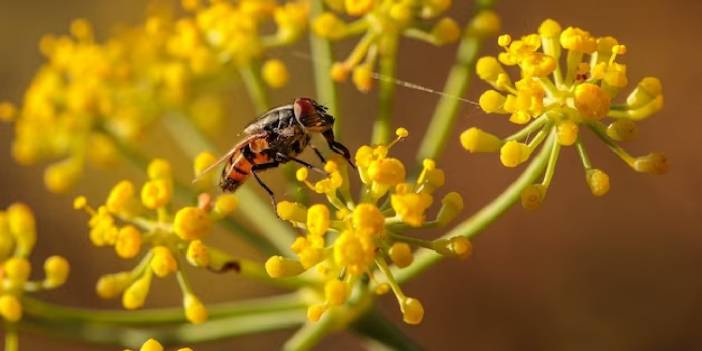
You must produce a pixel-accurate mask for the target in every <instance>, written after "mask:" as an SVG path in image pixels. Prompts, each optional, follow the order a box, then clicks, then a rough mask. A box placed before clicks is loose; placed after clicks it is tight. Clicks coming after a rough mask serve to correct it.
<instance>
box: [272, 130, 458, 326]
mask: <svg viewBox="0 0 702 351" xmlns="http://www.w3.org/2000/svg"><path fill="white" fill-rule="evenodd" d="M407 134H408V133H407V131H406V130H405V129H403V128H401V129H398V130H397V136H398V137H397V139H396V140H395V141H393V142H392V143H390V144H388V145H376V146H367V145H366V146H362V147H361V148H359V149H358V151H357V152H356V155H355V161H356V164H357V165H358V172H359V176H360V179H361V181H362V182H363V184H364V190H363V193H362V196H361V200H360V201H359V202H355V201H353V197H352V196H351V191H350V182H349V175H348V169H347V166H346V164H345V161H344V160H343V159H340V158H334V159H331V160H329V161H327V163H326V164H325V166H324V170H325V171H326V172H327V174H328V176H327V177H325V178H323V179H321V180H319V181H316V182H312V181H310V180H309V179H308V176H309V174H308V170H307V168H300V169H299V170H298V172H297V179H298V180H299V181H301V182H303V183H304V184H305V185H306V186H307V187H308V188H309V189H310V190H311V191H313V192H315V193H317V194H320V195H324V196H325V197H326V199H327V201H328V203H329V205H330V206H329V205H326V204H322V203H318V204H314V205H312V206H309V207H307V206H304V205H302V204H299V203H292V202H286V201H283V202H280V203H279V204H278V208H277V211H278V215H279V216H280V217H281V218H282V219H284V220H287V221H290V222H291V223H292V224H293V225H294V226H295V227H297V228H300V229H302V230H304V231H305V235H304V236H300V237H298V238H297V239H296V240H295V242H294V243H293V244H292V250H293V252H294V253H295V254H296V255H297V258H296V259H294V258H286V257H282V256H273V257H271V258H269V259H268V261H267V262H266V271H267V272H268V274H269V275H270V276H271V277H274V278H280V277H290V276H295V275H298V274H302V273H303V272H306V271H309V270H311V268H313V267H316V271H317V273H319V275H320V276H321V279H322V281H323V289H321V290H322V293H321V295H323V297H322V298H320V301H319V302H316V303H313V304H311V305H310V307H309V309H308V315H307V316H308V319H310V320H312V321H316V320H318V319H319V318H320V317H321V316H322V314H323V313H324V312H325V311H326V310H328V309H329V308H331V307H333V306H339V305H342V304H344V303H345V302H346V301H347V300H348V299H349V296H350V294H351V291H352V287H354V286H355V285H356V284H357V283H359V282H361V281H362V280H363V279H361V278H363V277H365V276H367V277H369V278H370V279H371V280H373V281H375V282H377V283H378V284H377V288H376V293H379V294H383V293H386V292H388V291H389V290H390V288H392V290H393V292H394V293H395V295H396V297H397V300H398V303H399V305H400V309H401V311H402V313H403V316H404V320H405V322H407V323H409V324H418V323H420V322H421V320H422V317H423V314H424V310H423V307H422V304H421V303H420V302H419V300H417V299H415V298H411V297H407V296H406V295H405V294H404V293H403V292H402V290H401V289H400V287H399V285H398V284H397V282H396V281H395V278H394V277H393V274H392V272H391V270H390V269H389V267H388V260H389V261H390V262H392V263H394V264H395V265H397V267H399V268H404V267H407V266H409V265H410V264H411V263H412V261H413V248H414V247H424V248H428V249H431V250H435V251H436V252H438V253H440V254H443V255H446V256H454V257H455V256H461V257H466V256H468V255H469V254H470V250H471V246H470V242H469V241H468V239H466V238H464V237H455V238H452V239H449V240H434V241H431V240H423V239H419V238H414V237H409V236H405V235H403V234H401V233H403V232H404V231H407V230H410V229H413V228H427V227H434V226H442V225H445V224H447V223H448V222H450V221H451V220H452V219H453V218H455V217H456V216H457V215H458V213H459V212H460V211H461V210H462V208H463V199H462V198H461V196H460V195H459V194H457V193H449V194H447V195H445V196H444V197H443V199H442V201H441V208H440V210H439V212H438V214H437V215H436V217H435V218H434V219H433V220H428V219H427V213H426V212H427V210H428V209H429V207H430V206H431V205H432V203H433V202H434V196H435V195H434V192H435V191H436V189H437V188H439V187H441V186H442V185H443V184H444V180H445V179H444V172H443V171H442V170H441V169H438V168H436V164H435V163H434V161H432V160H425V161H424V165H423V169H422V171H421V173H420V174H419V176H418V177H417V179H416V180H415V181H411V180H408V179H407V175H406V171H405V166H404V164H403V163H402V162H401V161H400V160H398V159H396V158H393V157H390V156H389V155H388V152H389V151H390V148H391V147H392V146H393V145H394V144H395V143H397V142H398V141H400V140H401V139H402V138H405V137H406V136H407ZM376 268H377V269H378V270H379V271H380V272H381V273H382V275H383V277H382V278H376V276H375V272H376ZM310 274H312V273H310ZM378 279H379V280H378Z"/></svg>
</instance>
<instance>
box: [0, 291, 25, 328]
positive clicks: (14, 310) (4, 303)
mask: <svg viewBox="0 0 702 351" xmlns="http://www.w3.org/2000/svg"><path fill="white" fill-rule="evenodd" d="M0 315H1V316H2V318H4V319H5V320H6V321H8V322H17V321H19V320H20V319H22V304H21V303H20V302H19V300H18V299H17V297H16V296H14V295H10V294H5V295H2V296H0Z"/></svg>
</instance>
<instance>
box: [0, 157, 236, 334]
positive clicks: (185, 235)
mask: <svg viewBox="0 0 702 351" xmlns="http://www.w3.org/2000/svg"><path fill="white" fill-rule="evenodd" d="M203 155H204V156H203ZM207 158H209V157H208V156H207V154H201V155H199V156H198V157H196V159H195V167H194V168H195V171H196V172H197V171H198V168H202V167H207V165H208V164H211V161H210V160H207ZM203 164H204V165H203ZM200 170H201V169H200ZM172 173H173V172H172V169H171V166H170V163H169V162H168V161H166V160H163V159H155V160H153V161H152V162H150V163H149V166H148V168H147V175H148V176H149V180H148V181H146V183H145V185H144V186H143V187H142V190H143V189H145V188H146V189H147V190H143V191H142V195H143V196H142V204H143V205H144V206H140V204H139V202H137V201H136V200H135V199H134V196H133V195H134V194H133V191H134V190H133V189H134V185H133V184H132V183H131V182H129V181H126V180H123V181H120V182H119V183H117V185H115V186H114V187H113V188H112V190H111V191H110V195H109V196H108V197H107V200H106V202H105V205H103V206H100V207H99V208H98V209H97V210H96V209H93V208H92V207H91V206H90V205H88V202H87V199H86V198H85V197H84V196H79V197H77V198H76V199H75V200H74V204H73V206H74V208H75V209H78V210H83V211H85V212H87V213H88V214H89V215H90V219H89V221H88V226H89V228H90V233H89V237H90V240H91V241H92V242H93V244H95V245H96V246H114V250H115V252H116V254H117V256H119V257H120V258H124V259H131V258H135V257H137V256H139V254H140V253H141V252H143V256H142V258H141V263H140V264H138V265H137V266H136V267H135V268H134V269H133V270H132V271H130V272H119V273H114V274H107V275H103V276H102V277H100V279H99V280H98V282H97V284H96V292H97V294H98V295H99V296H100V297H102V298H106V299H108V298H114V297H117V296H119V295H120V294H121V295H122V305H123V306H124V308H126V309H136V308H140V307H141V306H143V304H144V302H145V301H146V298H147V296H148V294H149V288H150V286H151V279H152V277H153V276H154V275H155V276H157V277H160V278H163V277H167V276H170V275H172V274H173V273H176V275H177V276H178V281H179V282H180V283H181V284H180V288H181V291H182V293H183V296H184V298H185V297H186V296H189V295H193V292H192V289H191V287H190V286H189V284H187V281H186V279H187V277H186V272H185V270H184V267H183V264H185V263H186V262H187V263H188V264H190V265H192V266H195V267H198V268H206V269H212V270H218V269H221V266H220V265H219V264H221V260H219V261H218V262H214V261H217V258H219V257H221V255H219V256H215V257H217V258H215V259H212V257H213V254H212V251H214V249H210V248H209V247H208V246H207V245H206V244H205V243H204V242H203V241H202V240H203V239H204V238H205V236H207V235H208V234H209V233H210V232H211V231H212V229H213V225H214V222H215V221H217V220H220V219H222V218H224V217H225V216H227V215H229V214H231V213H233V212H234V211H235V210H236V208H237V203H238V201H237V199H236V197H234V195H232V194H222V195H220V196H218V197H217V198H216V200H213V198H212V196H210V195H209V194H205V193H203V194H201V195H200V196H199V197H198V203H197V206H183V207H179V208H175V209H172V207H173V204H172V203H171V196H170V195H171V191H172V186H173V179H172V177H173V174H172ZM150 186H153V187H157V188H158V187H163V188H164V189H165V190H163V189H156V190H155V191H151V190H148V187H150ZM162 193H165V194H166V196H162ZM145 200H146V201H145ZM14 212H15V213H17V214H16V215H14V217H13V218H15V220H14V223H15V226H17V227H22V228H23V229H24V230H25V231H26V230H27V229H28V228H32V227H33V222H30V221H28V219H27V215H26V211H25V210H24V209H22V208H19V207H18V208H17V209H15V210H14ZM0 218H1V216H0ZM1 224H2V223H1V221H0V225H1ZM1 238H2V237H1V236H0V239H1ZM1 244H2V241H1V240H0V253H1V249H2V245H1ZM142 249H143V250H142ZM54 261H55V260H54ZM52 262H53V261H52ZM46 267H47V268H46V271H47V280H46V281H45V283H44V284H55V283H56V282H58V281H61V279H62V278H61V266H60V262H58V261H57V262H53V263H51V264H50V265H49V263H48V262H47V263H46ZM49 267H50V268H49ZM49 272H52V273H51V274H49ZM66 272H67V267H66ZM63 279H64V280H65V277H64V278H63ZM193 296H194V295H193ZM187 300H188V301H190V302H192V303H190V302H189V303H188V304H187V306H185V305H184V308H185V309H184V313H185V314H186V317H187V318H188V319H189V320H190V321H191V322H193V323H200V322H202V321H204V320H205V319H206V311H205V310H204V307H202V304H201V303H200V304H199V305H198V304H197V303H195V302H193V301H194V300H193V299H192V298H188V299H187ZM198 301H199V300H198ZM203 311H204V312H203Z"/></svg>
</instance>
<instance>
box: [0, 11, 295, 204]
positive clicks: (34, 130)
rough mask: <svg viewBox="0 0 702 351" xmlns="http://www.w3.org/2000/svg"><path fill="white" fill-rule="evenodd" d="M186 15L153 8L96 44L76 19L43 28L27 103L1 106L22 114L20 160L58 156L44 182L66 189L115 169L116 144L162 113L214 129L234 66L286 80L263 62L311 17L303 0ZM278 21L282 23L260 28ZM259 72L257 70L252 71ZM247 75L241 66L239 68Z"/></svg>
mask: <svg viewBox="0 0 702 351" xmlns="http://www.w3.org/2000/svg"><path fill="white" fill-rule="evenodd" d="M183 5H184V7H185V9H186V10H188V12H187V14H186V15H184V16H182V17H175V16H174V15H173V13H174V11H173V10H163V9H162V10H160V11H154V12H153V13H151V14H149V15H148V17H147V18H146V20H145V21H144V22H143V23H140V24H138V25H134V26H127V27H124V28H121V29H120V30H119V31H117V32H116V34H114V35H112V36H110V37H109V38H107V39H106V40H105V41H102V42H99V41H97V40H96V38H95V37H94V34H93V30H92V28H91V25H90V23H89V22H87V21H86V20H83V19H78V20H75V21H73V23H71V26H70V35H61V36H54V35H46V36H44V37H43V38H42V39H41V42H40V44H39V47H40V50H41V53H42V54H43V55H44V56H45V57H46V63H45V64H44V65H43V66H42V67H41V68H40V69H39V71H38V72H37V73H36V75H35V76H34V78H33V80H32V82H31V84H30V86H29V88H28V89H27V91H26V93H25V95H24V101H23V103H22V106H21V107H20V108H17V107H15V106H14V105H12V104H11V103H8V102H3V103H0V120H4V121H15V134H16V137H15V138H14V140H13V145H12V154H13V157H14V159H15V160H16V161H17V162H19V163H20V164H24V165H26V164H34V163H37V162H39V161H51V162H53V163H52V164H51V165H49V166H48V167H47V168H46V170H45V172H44V180H45V185H46V187H47V188H48V189H49V190H51V191H53V192H65V191H67V190H68V189H69V188H70V187H71V185H73V184H74V183H75V182H76V181H77V180H78V179H79V178H80V176H81V174H82V173H83V171H84V169H85V167H86V165H91V166H99V167H103V166H109V165H112V164H113V163H114V162H115V160H116V159H118V157H117V156H118V151H119V147H118V146H119V145H118V143H126V144H128V145H130V144H134V142H135V139H137V138H138V137H139V136H140V135H142V134H143V133H145V132H146V131H147V128H148V127H149V126H151V125H153V124H154V123H155V122H157V121H159V119H160V118H161V117H163V116H166V115H169V114H182V115H187V116H189V118H191V119H192V120H193V122H194V123H195V124H196V125H197V126H198V127H199V128H202V129H203V130H205V131H208V132H215V131H217V130H218V126H219V124H220V121H221V119H222V116H223V114H224V112H223V109H224V108H225V107H226V101H227V100H228V96H226V93H225V89H224V88H226V85H227V84H231V83H232V82H234V81H236V79H224V78H223V77H229V78H232V74H236V73H237V71H241V72H244V71H246V72H248V73H246V74H249V75H250V74H254V75H256V76H258V77H260V78H263V80H264V81H266V82H268V83H269V85H270V86H271V87H281V86H283V85H284V84H285V83H286V82H287V79H288V72H287V69H286V67H285V65H284V64H283V63H282V62H281V61H280V60H270V61H267V62H265V64H263V66H262V67H261V70H260V72H259V71H258V66H259V61H260V60H261V59H262V58H263V57H264V54H265V51H266V49H268V48H272V47H277V46H281V45H288V44H290V43H292V42H293V41H294V40H296V39H297V38H298V37H299V36H300V33H302V32H303V31H304V29H305V27H306V23H307V13H308V9H307V7H308V5H307V2H306V1H303V0H299V1H290V2H286V3H284V4H278V3H277V2H276V1H273V0H241V1H236V2H228V1H214V2H211V3H208V4H207V5H206V6H205V5H201V4H199V2H198V1H189V0H188V1H183ZM270 22H274V23H275V27H274V28H275V30H274V31H273V32H272V33H270V34H263V33H261V32H262V31H263V28H269V25H268V24H269V23H270ZM250 72H253V73H250ZM242 74H243V73H242Z"/></svg>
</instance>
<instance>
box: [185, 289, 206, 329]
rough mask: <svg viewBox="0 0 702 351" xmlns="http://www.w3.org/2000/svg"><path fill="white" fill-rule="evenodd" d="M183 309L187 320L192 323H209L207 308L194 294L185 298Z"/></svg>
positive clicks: (186, 295)
mask: <svg viewBox="0 0 702 351" xmlns="http://www.w3.org/2000/svg"><path fill="white" fill-rule="evenodd" d="M183 308H184V309H185V318H187V319H188V320H189V321H190V323H193V324H201V323H204V322H206V321H207V308H205V305H203V304H202V302H201V301H200V299H198V298H197V296H195V295H193V294H185V297H184V298H183Z"/></svg>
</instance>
